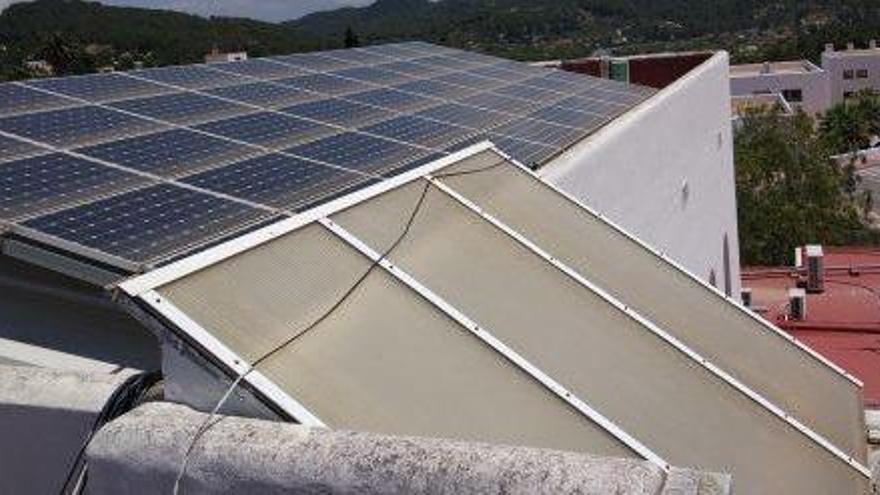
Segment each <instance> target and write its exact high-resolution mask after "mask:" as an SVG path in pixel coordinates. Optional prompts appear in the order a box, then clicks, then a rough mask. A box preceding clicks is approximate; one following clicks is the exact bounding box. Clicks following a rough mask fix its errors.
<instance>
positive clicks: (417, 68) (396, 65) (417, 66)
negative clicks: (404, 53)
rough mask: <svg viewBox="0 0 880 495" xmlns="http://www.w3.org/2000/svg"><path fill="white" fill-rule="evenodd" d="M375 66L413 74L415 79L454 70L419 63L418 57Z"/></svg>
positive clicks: (409, 74)
mask: <svg viewBox="0 0 880 495" xmlns="http://www.w3.org/2000/svg"><path fill="white" fill-rule="evenodd" d="M376 68H378V69H383V70H389V71H392V72H397V73H400V74H405V75H408V76H413V77H415V78H417V79H426V78H430V77H432V76H435V75H437V74H446V73H449V72H454V71H453V70H452V69H446V68H443V67H437V66H436V65H427V64H421V63H419V61H418V59H415V60H398V61H396V62H389V63H385V64H380V65H377V66H376Z"/></svg>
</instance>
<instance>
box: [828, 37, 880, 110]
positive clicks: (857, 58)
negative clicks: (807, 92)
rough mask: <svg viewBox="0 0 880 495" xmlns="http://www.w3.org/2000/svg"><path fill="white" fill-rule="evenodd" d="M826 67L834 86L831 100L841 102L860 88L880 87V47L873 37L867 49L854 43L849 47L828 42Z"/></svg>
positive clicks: (878, 88)
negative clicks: (843, 48)
mask: <svg viewBox="0 0 880 495" xmlns="http://www.w3.org/2000/svg"><path fill="white" fill-rule="evenodd" d="M822 68H823V69H824V70H825V72H826V74H827V77H828V79H829V81H830V86H831V104H832V105H833V104H837V103H840V102H842V101H844V100H846V99H847V98H849V97H850V96H851V95H853V94H855V93H856V92H858V91H859V90H863V89H873V90H875V91H876V90H880V49H878V48H877V43H876V42H875V41H874V40H871V41H870V43H869V44H868V47H867V48H865V49H856V48H855V46H854V45H853V44H852V43H850V44H848V45H847V47H846V50H835V49H834V45H832V44H828V45H826V47H825V51H824V52H822Z"/></svg>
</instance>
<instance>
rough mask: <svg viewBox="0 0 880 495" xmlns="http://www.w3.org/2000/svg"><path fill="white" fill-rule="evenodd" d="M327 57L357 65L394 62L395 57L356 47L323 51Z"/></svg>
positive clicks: (322, 53)
mask: <svg viewBox="0 0 880 495" xmlns="http://www.w3.org/2000/svg"><path fill="white" fill-rule="evenodd" d="M321 55H324V56H325V57H332V58H334V59H337V60H344V61H346V62H351V63H353V64H356V65H376V64H382V63H385V62H393V61H394V58H392V57H389V56H385V55H381V54H378V53H376V52H370V51H365V50H361V49H359V48H355V49H353V50H345V49H343V50H330V51H325V52H321Z"/></svg>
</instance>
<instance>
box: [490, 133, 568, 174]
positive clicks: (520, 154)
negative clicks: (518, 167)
mask: <svg viewBox="0 0 880 495" xmlns="http://www.w3.org/2000/svg"><path fill="white" fill-rule="evenodd" d="M486 139H489V140H491V141H492V143H494V144H495V146H498V148H500V149H501V150H502V151H504V152H505V153H507V154H508V155H510V156H512V157H514V158H515V159H516V160H517V161H519V162H520V163H522V164H523V165H526V166H528V167H534V166H536V165H540V164H541V163H543V162H544V161H545V160H547V159H548V158H550V157H551V156H553V155H555V154H556V153H558V152H559V151H560V148H555V147H552V146H545V145H541V144H537V143H530V142H526V141H522V140H519V139H514V138H508V137H503V136H497V135H493V134H491V133H490V134H489V135H488V136H486Z"/></svg>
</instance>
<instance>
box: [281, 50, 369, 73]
mask: <svg viewBox="0 0 880 495" xmlns="http://www.w3.org/2000/svg"><path fill="white" fill-rule="evenodd" d="M269 60H274V61H276V62H280V63H283V64H288V65H292V66H294V67H301V68H303V69H308V70H312V71H326V70H336V69H342V68H345V67H352V66H355V65H358V64H357V63H355V62H350V61H346V60H340V59H338V58H332V57H325V56H323V55H318V54H315V53H294V54H293V55H280V56H277V57H269Z"/></svg>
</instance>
